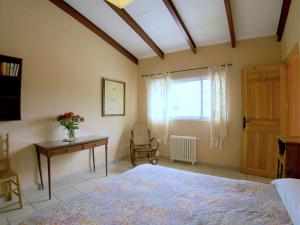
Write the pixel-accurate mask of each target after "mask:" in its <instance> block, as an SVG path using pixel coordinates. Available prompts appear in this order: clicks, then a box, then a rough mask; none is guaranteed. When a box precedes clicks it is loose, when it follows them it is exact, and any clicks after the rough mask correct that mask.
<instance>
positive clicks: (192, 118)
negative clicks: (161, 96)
mask: <svg viewBox="0 0 300 225" xmlns="http://www.w3.org/2000/svg"><path fill="white" fill-rule="evenodd" d="M169 121H199V122H209V118H207V117H171V118H170V119H169Z"/></svg>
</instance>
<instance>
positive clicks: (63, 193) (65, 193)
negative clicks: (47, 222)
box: [53, 186, 79, 201]
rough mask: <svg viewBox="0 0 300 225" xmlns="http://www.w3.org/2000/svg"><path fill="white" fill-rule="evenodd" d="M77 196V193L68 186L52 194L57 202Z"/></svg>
mask: <svg viewBox="0 0 300 225" xmlns="http://www.w3.org/2000/svg"><path fill="white" fill-rule="evenodd" d="M77 194H79V191H78V190H75V189H74V188H72V187H69V186H68V187H63V188H61V189H58V190H56V191H55V192H53V196H55V197H56V198H57V199H58V200H61V201H64V200H67V199H69V198H71V197H73V196H75V195H77Z"/></svg>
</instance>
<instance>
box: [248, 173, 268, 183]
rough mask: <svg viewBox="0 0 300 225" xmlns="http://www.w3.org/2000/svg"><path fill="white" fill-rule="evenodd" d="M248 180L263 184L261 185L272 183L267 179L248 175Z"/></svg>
mask: <svg viewBox="0 0 300 225" xmlns="http://www.w3.org/2000/svg"><path fill="white" fill-rule="evenodd" d="M248 180H250V181H255V182H261V183H270V182H271V181H272V179H270V178H266V177H258V176H253V175H248Z"/></svg>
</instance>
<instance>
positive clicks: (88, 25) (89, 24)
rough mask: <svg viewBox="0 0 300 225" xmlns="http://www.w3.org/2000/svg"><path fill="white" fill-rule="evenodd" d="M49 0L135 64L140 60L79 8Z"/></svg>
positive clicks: (61, 0)
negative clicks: (78, 9)
mask: <svg viewBox="0 0 300 225" xmlns="http://www.w3.org/2000/svg"><path fill="white" fill-rule="evenodd" d="M49 1H50V2H52V3H53V4H54V5H56V6H57V7H58V8H60V9H62V10H63V11H64V12H66V13H67V14H69V15H70V16H72V17H73V18H74V19H76V20H77V21H78V22H80V23H81V24H82V25H84V26H85V27H86V28H88V29H89V30H91V31H93V32H94V33H95V34H96V35H98V36H99V37H100V38H102V39H103V40H104V41H106V42H107V43H108V44H110V45H111V46H112V47H114V48H115V49H116V50H118V51H119V52H120V53H122V54H123V55H124V56H126V57H127V58H128V59H130V60H131V61H132V62H134V63H135V64H138V62H139V61H138V59H137V58H136V57H135V56H134V55H132V54H131V53H130V52H129V51H128V50H126V49H125V48H124V47H123V46H121V45H120V44H119V43H118V42H116V41H115V40H114V39H113V38H112V37H110V36H109V35H108V34H107V33H105V32H104V31H103V30H101V29H100V28H99V27H97V26H96V25H95V24H94V23H92V22H91V21H90V20H88V19H87V18H86V17H84V16H83V15H82V14H80V13H79V12H78V11H77V10H75V9H74V8H73V7H72V6H70V5H69V4H68V3H66V2H65V1H63V0H49Z"/></svg>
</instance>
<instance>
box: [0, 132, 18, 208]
mask: <svg viewBox="0 0 300 225" xmlns="http://www.w3.org/2000/svg"><path fill="white" fill-rule="evenodd" d="M12 194H15V195H16V196H17V197H18V203H19V204H20V208H23V202H22V194H21V188H20V182H19V177H18V174H17V173H16V172H15V171H14V170H12V169H11V168H10V162H9V135H8V134H7V135H5V136H1V135H0V197H7V198H8V200H11V199H12Z"/></svg>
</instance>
